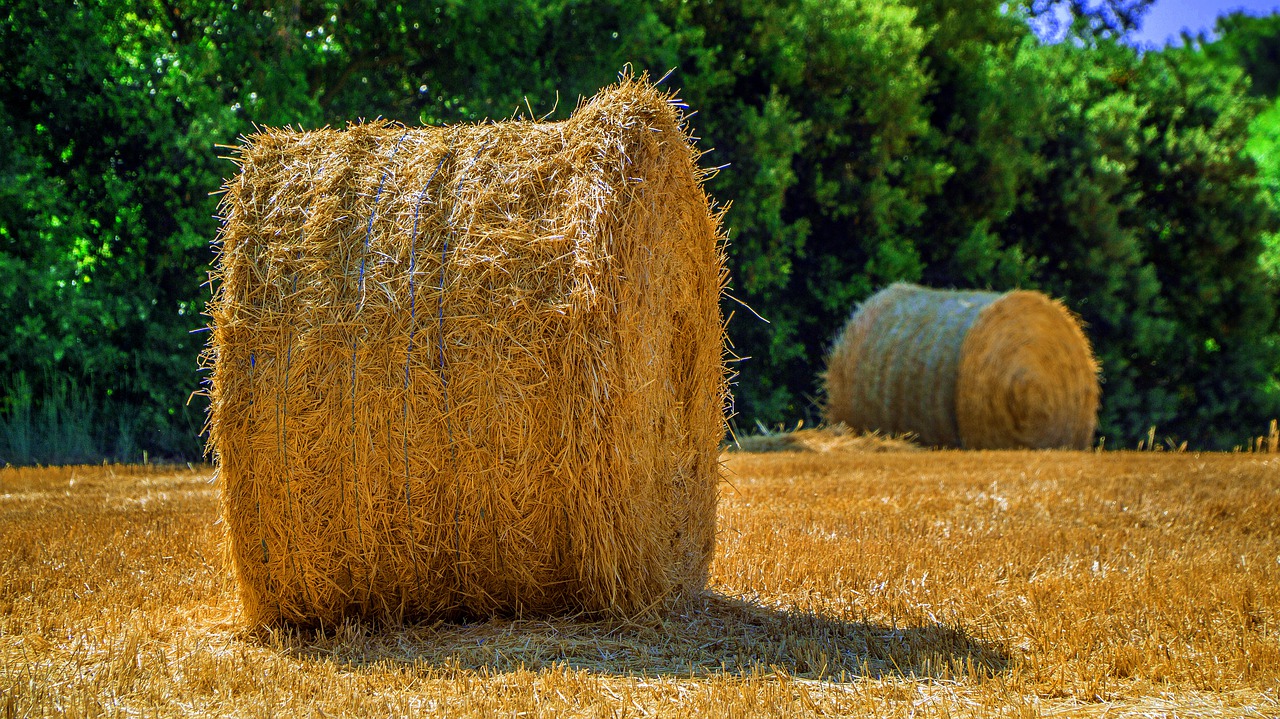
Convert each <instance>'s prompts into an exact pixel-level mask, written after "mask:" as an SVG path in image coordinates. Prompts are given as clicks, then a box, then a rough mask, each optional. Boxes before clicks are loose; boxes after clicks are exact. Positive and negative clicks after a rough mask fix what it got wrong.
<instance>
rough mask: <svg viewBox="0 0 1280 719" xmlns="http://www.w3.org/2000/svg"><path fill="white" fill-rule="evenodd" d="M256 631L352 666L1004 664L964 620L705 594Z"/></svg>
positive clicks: (811, 672) (764, 668)
mask: <svg viewBox="0 0 1280 719" xmlns="http://www.w3.org/2000/svg"><path fill="white" fill-rule="evenodd" d="M263 640H264V641H266V642H267V643H268V644H270V645H271V646H272V647H273V648H274V649H275V650H276V651H280V652H282V653H284V654H286V655H290V656H292V657H294V658H296V659H299V660H302V661H326V662H336V663H339V664H342V665H344V666H347V667H351V668H364V667H371V666H373V665H379V664H380V665H384V666H387V665H391V666H394V665H410V666H412V667H415V668H443V669H454V670H464V671H465V670H473V671H490V672H507V671H516V670H520V669H527V670H534V671H536V670H539V669H545V668H551V667H564V668H568V669H573V670H585V671H589V672H593V673H599V674H607V675H615V676H645V677H695V678H696V677H710V676H726V675H727V676H759V675H761V674H774V673H784V674H786V675H789V676H794V677H800V678H806V679H823V680H833V681H846V680H847V681H852V680H857V679H862V678H882V677H894V676H899V677H917V678H935V679H960V678H968V679H982V678H986V677H990V676H992V675H995V674H999V673H1002V672H1004V671H1005V670H1006V669H1007V667H1008V664H1009V659H1008V655H1007V653H1006V652H1005V651H1004V650H1003V649H1002V648H1000V647H999V646H997V645H996V644H995V643H992V642H988V641H985V640H983V639H979V638H976V637H974V636H972V635H971V634H969V633H968V632H966V631H965V630H964V629H963V628H960V627H952V626H944V625H941V624H934V625H927V626H918V627H891V626H885V625H879V624H875V623H869V622H864V621H843V620H839V619H834V618H831V617H827V616H823V615H820V614H813V613H806V612H795V611H785V610H779V609H774V608H770V607H766V606H763V605H761V604H758V603H756V602H752V601H746V600H743V599H736V598H732V597H727V596H723V595H720V594H715V593H705V594H703V595H701V596H699V597H697V598H694V599H689V600H685V601H683V602H681V603H680V604H679V605H677V606H676V607H675V609H674V610H673V611H672V612H671V613H670V614H668V615H667V616H666V617H664V618H661V619H655V620H653V621H650V622H644V623H620V622H616V621H615V622H610V621H590V620H582V619H573V618H540V619H491V620H486V621H483V622H479V623H444V622H437V623H435V624H430V625H406V626H403V627H389V626H376V625H372V624H367V623H361V622H348V623H346V624H344V625H342V626H341V627H338V628H337V629H335V630H331V631H279V630H277V631H273V632H271V633H269V634H268V635H267V636H264V637H263Z"/></svg>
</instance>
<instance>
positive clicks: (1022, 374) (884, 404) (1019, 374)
mask: <svg viewBox="0 0 1280 719" xmlns="http://www.w3.org/2000/svg"><path fill="white" fill-rule="evenodd" d="M826 391H827V407H826V413H827V418H828V420H829V421H832V422H844V423H846V424H848V425H849V426H850V427H853V428H854V429H859V430H878V431H881V432H888V433H891V434H899V433H907V432H910V433H914V434H916V435H917V436H918V437H919V438H920V440H921V441H922V442H924V443H926V444H931V445H937V446H945V447H965V448H969V449H1001V448H1014V447H1031V448H1050V447H1068V448H1080V449H1083V448H1087V447H1089V446H1090V444H1091V443H1092V441H1093V431H1094V427H1095V424H1096V422H1097V412H1098V370H1097V364H1096V362H1095V361H1094V358H1093V352H1092V350H1091V349H1090V347H1089V341H1088V339H1086V338H1085V335H1084V332H1083V331H1082V330H1081V329H1080V323H1079V322H1078V320H1077V319H1076V318H1075V316H1074V315H1072V314H1071V312H1070V311H1069V310H1067V309H1066V307H1064V306H1063V305H1062V304H1061V303H1058V302H1055V301H1053V300H1051V299H1049V298H1048V297H1046V296H1044V295H1043V294H1040V293H1039V292H1030V291H1017V292H1009V293H1005V294H999V293H995V292H962V291H944V290H932V289H927V288H924V287H918V286H916V285H911V284H905V283H899V284H895V285H892V286H890V287H889V288H887V289H885V290H882V291H880V292H878V293H877V294H875V295H873V296H872V297H871V298H870V299H868V300H867V301H866V302H864V303H863V304H862V306H861V307H859V308H858V310H857V311H856V312H855V313H854V314H853V316H852V317H851V318H850V319H849V322H848V323H847V324H846V325H845V327H844V330H843V331H842V332H841V333H840V335H839V337H838V338H837V339H836V343H835V345H834V347H833V349H832V351H831V354H830V356H829V357H828V360H827V371H826Z"/></svg>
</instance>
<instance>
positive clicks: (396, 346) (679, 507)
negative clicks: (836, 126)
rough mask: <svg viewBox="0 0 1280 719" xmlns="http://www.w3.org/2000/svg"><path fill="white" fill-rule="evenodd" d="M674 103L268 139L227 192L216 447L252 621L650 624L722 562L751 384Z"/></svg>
mask: <svg viewBox="0 0 1280 719" xmlns="http://www.w3.org/2000/svg"><path fill="white" fill-rule="evenodd" d="M696 160H697V152H696V151H695V150H694V148H693V147H692V143H691V140H690V138H689V136H688V134H687V131H686V129H685V128H684V126H683V125H682V120H681V116H680V111H679V110H678V109H677V107H676V105H675V103H674V102H673V100H672V99H671V97H670V96H668V95H665V94H662V93H659V92H658V91H657V90H655V89H654V88H653V87H652V86H651V85H649V84H648V82H647V81H646V80H645V79H643V78H641V79H638V80H637V79H633V78H629V77H628V78H624V79H623V81H622V82H621V83H620V84H618V85H616V86H614V87H611V88H608V89H606V90H604V91H602V92H601V93H600V94H599V95H597V96H596V97H595V98H594V99H592V100H591V101H590V102H587V103H585V104H583V105H581V106H579V108H578V109H577V111H576V112H575V113H574V114H573V116H572V117H571V118H570V119H569V120H567V121H565V122H528V121H510V122H499V123H487V124H479V125H454V126H449V127H441V128H435V127H432V128H413V129H410V128H405V127H402V126H398V125H393V124H390V123H382V122H374V123H368V124H358V125H353V126H351V127H349V128H347V129H346V130H345V131H337V130H328V129H325V130H319V131H315V132H293V131H284V130H265V131H263V132H260V133H258V134H256V135H254V136H252V137H250V138H248V139H247V141H246V142H245V143H244V145H243V147H242V148H241V149H240V152H239V156H238V163H239V165H240V168H241V172H240V174H239V175H238V176H237V177H235V178H233V179H232V180H230V181H229V182H228V184H227V187H226V190H227V194H226V197H225V199H224V201H223V205H222V211H223V215H224V221H223V225H222V228H221V231H220V238H219V241H220V252H219V258H218V261H217V264H216V267H215V272H214V281H215V286H216V287H217V290H216V294H215V296H214V298H213V300H212V301H211V303H210V314H211V316H212V318H213V321H212V329H213V331H212V339H211V340H210V345H209V351H208V357H209V361H210V364H211V366H212V377H211V381H210V388H209V393H210V397H211V402H212V404H211V409H210V414H209V440H210V449H211V453H212V455H213V458H214V460H215V463H216V465H217V476H218V482H219V484H220V488H221V497H222V517H223V520H224V524H225V527H226V533H227V539H228V542H227V547H228V551H229V557H230V560H231V564H232V566H233V567H234V570H235V574H236V577H237V580H238V583H239V588H240V596H241V598H242V601H243V605H244V609H245V613H246V615H247V617H248V619H249V620H250V621H252V622H274V621H277V620H284V621H288V622H294V623H301V624H315V623H333V622H337V621H340V620H341V619H342V618H343V617H346V616H352V615H357V616H373V617H382V618H390V619H393V620H395V619H401V618H406V617H408V618H419V619H421V618H430V617H449V616H459V615H462V616H484V615H490V614H494V613H522V612H532V613H545V612H558V611H571V612H580V611H584V612H591V613H606V614H617V615H636V614H640V613H643V612H645V611H647V610H649V609H652V608H654V607H655V606H661V604H662V602H663V600H664V599H665V598H667V597H670V596H672V595H673V594H675V593H678V592H681V591H687V590H696V589H698V588H700V587H701V586H702V585H703V583H704V582H705V578H706V573H707V566H708V563H709V561H710V558H711V554H712V550H713V548H714V541H715V502H716V492H717V483H718V481H719V470H718V459H717V457H718V446H719V443H720V440H721V438H722V436H723V434H724V412H723V408H724V404H725V400H726V397H727V386H726V379H725V371H724V363H723V357H722V352H723V326H722V322H721V315H720V310H719V298H720V293H721V289H722V287H723V284H724V281H725V278H726V270H725V268H724V257H723V251H722V242H721V240H722V235H721V232H720V226H719V221H720V213H719V212H717V211H714V210H713V208H712V205H711V203H710V202H709V200H708V198H707V196H706V194H705V193H704V191H703V189H702V186H701V182H702V179H703V178H704V177H705V173H704V172H703V171H702V170H700V169H699V168H698V166H697V163H696Z"/></svg>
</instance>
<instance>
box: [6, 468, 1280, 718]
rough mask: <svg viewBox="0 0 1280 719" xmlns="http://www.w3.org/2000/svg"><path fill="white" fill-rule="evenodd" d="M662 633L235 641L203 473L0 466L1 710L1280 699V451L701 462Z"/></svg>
mask: <svg viewBox="0 0 1280 719" xmlns="http://www.w3.org/2000/svg"><path fill="white" fill-rule="evenodd" d="M722 459H723V461H724V462H725V464H726V466H727V469H728V478H729V483H727V484H725V485H722V487H721V495H722V499H721V503H720V508H719V513H720V514H719V522H720V523H719V529H718V545H717V548H716V554H715V558H714V560H713V563H712V565H711V577H710V585H709V586H710V592H709V593H708V594H707V595H705V596H704V597H703V598H701V599H700V600H698V601H696V602H693V603H690V604H688V605H685V606H682V607H680V608H678V610H677V611H676V612H675V613H674V614H673V615H671V616H669V617H667V618H666V619H665V620H663V621H660V622H659V621H654V622H651V623H646V624H626V623H617V622H613V623H610V622H584V621H574V620H572V619H554V620H545V619H541V618H532V617H531V618H526V619H523V620H501V621H492V622H486V623H474V624H447V623H436V624H427V625H416V626H408V627H394V626H390V627H381V628H380V627H376V626H373V625H369V624H357V623H348V624H344V625H342V626H339V627H337V628H331V629H330V630H329V631H327V632H323V633H321V632H305V633H293V634H290V633H283V632H280V631H276V632H274V633H273V632H255V631H251V630H250V629H247V628H246V627H245V626H244V625H243V623H242V622H241V619H240V617H239V614H238V611H239V610H238V609H237V601H236V593H235V587H234V581H233V579H232V577H231V574H230V572H229V570H228V569H227V568H226V567H223V566H221V564H220V562H221V560H220V559H219V557H220V551H219V547H218V546H217V545H216V541H217V536H218V532H217V530H216V527H215V526H214V521H215V520H216V518H217V504H216V491H215V488H214V486H213V485H212V484H210V482H209V477H210V473H209V472H208V471H207V470H202V469H197V470H194V471H186V470H185V469H184V470H182V471H175V470H172V469H161V468H154V467H150V468H141V467H128V468H126V467H78V468H57V469H45V470H36V469H24V470H13V469H6V470H0V576H3V577H4V581H3V582H2V583H0V717H10V716H49V715H55V714H57V715H69V716H80V715H98V714H104V713H105V714H110V715H124V714H129V715H146V716H152V715H193V714H198V715H228V716H239V715H252V716H257V715H268V714H288V715H298V716H356V715H361V716H375V715H376V716H383V715H408V714H424V715H431V714H448V715H450V716H513V715H520V714H521V713H522V712H527V713H530V714H535V715H536V714H543V715H557V716H560V715H562V716H618V717H623V716H627V717H629V716H635V717H641V716H700V715H708V716H822V715H841V716H849V715H852V716H974V715H993V714H998V715H1001V716H1099V717H1100V716H1112V717H1115V716H1174V715H1177V716H1277V715H1280V457H1277V456H1275V455H1225V454H1212V455H1211V454H1202V455H1196V454H1176V453H1141V454H1140V453H1132V452H1115V453H1103V454H1093V453H1082V452H989V453H984V452H968V453H963V452H950V451H931V452H875V453H857V452H813V451H810V452H774V453H769V454H751V453H734V454H730V455H725V456H724V457H723V458H722Z"/></svg>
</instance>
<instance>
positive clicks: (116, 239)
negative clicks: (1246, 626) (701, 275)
mask: <svg viewBox="0 0 1280 719" xmlns="http://www.w3.org/2000/svg"><path fill="white" fill-rule="evenodd" d="M1147 4H1149V0H1104V1H1103V2H1100V3H1094V4H1090V3H1088V2H1082V1H1079V0H1065V1H1064V2H1054V1H1053V0H1033V1H1032V2H1029V3H1021V4H1020V3H1016V2H1015V3H1009V2H1005V0H764V1H758V0H750V1H747V0H715V1H712V0H687V1H680V0H508V1H504V2H496V1H491V0H480V1H471V2H463V1H461V0H434V1H432V2H413V1H410V2H402V3H385V2H374V1H372V0H322V1H321V2H310V3H300V2H296V1H292V2H291V1H288V0H268V1H265V2H263V1H259V0H238V1H237V2H234V3H227V2H222V1H221V0H218V1H214V0H136V1H135V2H123V1H121V0H78V1H77V2H74V3H70V2H67V3H43V2H37V1H35V0H15V1H14V2H10V3H6V6H5V8H6V9H5V10H3V11H0V47H4V48H5V53H4V57H3V58H0V316H3V317H4V318H6V319H7V321H5V322H3V323H0V461H2V462H12V463H20V462H67V461H96V460H98V459H101V458H114V459H120V460H136V459H138V458H140V457H141V455H142V453H143V452H144V451H145V452H148V453H149V454H150V456H153V457H167V458H175V459H177V458H187V459H194V458H197V457H199V456H200V453H201V439H200V432H201V428H202V426H203V421H204V405H203V399H202V397H201V396H200V395H199V394H196V395H195V396H193V392H196V390H198V389H199V387H200V382H201V379H202V378H201V377H200V375H199V374H198V373H197V366H198V362H197V358H198V356H199V354H200V352H201V351H202V349H203V347H204V342H205V336H204V335H203V334H201V332H200V330H201V328H203V327H204V325H205V323H206V318H205V317H204V316H203V315H202V312H203V309H204V303H205V302H206V300H207V299H208V297H209V289H210V288H209V287H208V282H207V278H208V275H207V272H208V267H209V263H210V261H211V259H212V258H213V250H212V249H211V244H210V243H211V240H212V239H213V238H214V237H215V235H216V232H217V220H216V218H215V215H216V212H217V202H218V198H217V196H216V194H213V193H216V192H217V191H218V189H219V188H220V186H221V183H222V181H223V178H225V177H227V176H230V175H231V174H233V173H234V171H235V167H234V165H233V164H232V163H230V162H228V161H227V160H226V159H224V158H223V157H220V155H226V154H229V151H228V150H226V149H221V150H220V149H218V148H219V146H227V145H234V144H235V143H236V141H237V138H238V137H239V136H241V135H244V134H246V133H249V132H252V131H253V129H254V127H255V126H261V125H271V126H283V125H291V126H293V127H301V128H314V127H320V126H324V125H332V126H342V125H343V124H345V123H346V122H348V121H350V120H355V119H358V118H370V119H371V118H373V117H378V116H381V117H385V118H389V119H393V120H398V121H400V122H404V123H406V124H409V125H420V124H442V123H457V122H475V121H481V120H484V119H486V118H497V119H501V118H506V117H511V116H513V115H515V114H523V115H526V116H527V115H529V114H530V113H532V114H534V115H536V116H539V117H541V116H544V115H545V116H547V117H549V118H551V119H557V118H563V117H565V116H567V115H568V114H569V113H570V112H571V111H572V109H573V107H574V105H575V104H576V101H577V99H578V98H579V97H581V96H590V95H592V94H594V93H595V91H596V90H598V89H599V88H600V87H603V86H604V85H607V84H609V83H610V82H612V81H613V80H614V79H615V78H616V76H617V73H618V72H619V70H620V69H622V68H623V67H624V66H626V65H628V64H630V65H631V66H632V67H634V68H637V69H643V70H648V71H650V73H651V75H653V76H655V77H656V76H662V75H665V74H667V73H668V71H669V70H670V74H669V76H668V77H667V79H666V80H665V82H664V84H665V85H666V86H668V87H671V88H676V89H679V90H680V92H681V96H682V98H683V99H684V100H685V101H686V102H687V103H688V104H689V105H690V107H692V108H695V109H696V110H697V114H696V115H695V116H693V117H692V118H691V119H690V124H691V126H692V128H693V130H694V133H695V134H696V135H697V136H698V137H699V138H700V139H699V145H700V147H701V148H702V149H704V150H706V151H707V155H706V156H705V157H704V160H703V161H704V163H705V164H707V165H712V166H727V167H725V169H724V170H723V171H721V172H719V173H718V174H716V175H715V176H714V178H712V179H711V180H710V181H709V184H708V189H709V191H710V192H711V194H712V195H713V196H714V197H715V198H716V199H717V200H718V201H720V202H722V203H730V202H731V203H732V207H731V209H730V211H729V213H728V215H727V218H726V222H727V225H728V227H729V230H730V240H731V241H730V244H729V248H728V249H729V255H730V263H731V271H732V287H731V289H730V292H731V294H732V295H733V296H734V297H736V298H737V299H739V300H741V301H742V302H744V303H746V304H748V305H750V306H751V308H753V309H754V310H755V312H756V313H759V315H761V316H763V317H764V318H767V320H768V323H765V322H762V321H760V320H757V319H756V318H755V317H754V316H752V314H751V313H748V312H746V311H744V310H742V308H741V305H739V304H737V303H736V302H733V301H730V300H726V305H725V311H726V314H728V313H729V312H734V317H733V320H732V321H731V323H730V326H729V333H730V338H731V340H732V342H733V346H734V348H735V351H736V352H737V354H738V355H740V356H742V357H743V358H744V359H743V360H742V361H740V362H735V363H734V364H733V368H734V369H735V371H736V372H737V376H736V379H735V385H734V397H735V400H734V402H735V404H734V411H735V416H734V422H735V423H737V424H738V425H739V426H740V427H745V428H750V427H753V426H755V425H756V424H757V423H759V424H763V425H765V426H774V425H776V424H793V423H795V422H797V421H799V420H802V419H803V420H806V421H808V422H812V421H815V420H816V419H817V418H818V415H819V414H820V409H819V404H820V397H819V395H820V384H819V381H818V379H817V375H818V372H819V371H820V369H821V367H822V361H823V356H824V354H825V352H826V351H827V349H828V347H829V343H830V341H831V339H832V336H833V335H834V333H835V332H836V330H837V329H839V327H840V325H841V324H842V322H843V320H844V319H845V318H846V317H847V316H848V314H849V312H850V311H851V310H852V309H853V307H854V306H855V305H856V303H857V302H859V301H861V300H862V299H864V298H866V297H868V296H869V295H870V294H871V293H873V292H874V291H876V290H877V289H879V288H880V287H882V286H884V285H886V284H888V283H890V282H893V281H896V280H908V281H914V282H921V283H925V284H928V285H932V286H939V287H965V288H990V289H994V290H1007V289H1012V288H1015V287H1022V288H1030V289H1040V290H1043V291H1045V292H1046V293H1048V294H1051V295H1053V296H1055V297H1061V298H1063V299H1065V300H1066V302H1067V304H1068V305H1069V306H1070V307H1071V308H1072V309H1073V310H1074V311H1075V312H1077V313H1078V314H1079V315H1080V316H1081V317H1082V319H1083V320H1084V321H1085V322H1086V323H1087V333H1088V334H1089V336H1090V339H1091V340H1092V342H1093V344H1094V347H1095V350H1096V352H1097V354H1098V356H1099V359H1100V361H1101V365H1102V372H1103V382H1104V384H1103V407H1102V412H1101V417H1100V432H1101V433H1102V434H1103V435H1105V436H1107V438H1108V444H1107V446H1131V445H1132V443H1134V442H1136V441H1137V439H1138V438H1140V437H1145V436H1146V434H1147V432H1148V428H1149V427H1151V426H1155V427H1157V428H1158V432H1159V434H1160V436H1161V437H1165V436H1168V437H1171V438H1173V439H1174V440H1175V441H1181V440H1187V441H1188V442H1189V443H1190V445H1191V446H1193V447H1202V448H1218V449H1223V448H1230V447H1231V446H1232V445H1236V444H1240V443H1242V442H1243V440H1244V439H1245V437H1246V436H1247V435H1249V434H1250V433H1256V432H1258V431H1259V430H1260V429H1261V427H1262V426H1263V425H1264V424H1265V421H1266V420H1267V419H1269V418H1270V417H1273V416H1276V415H1277V414H1280V318H1278V317H1277V311H1276V307H1277V304H1278V300H1280V242H1278V240H1277V237H1280V235H1278V231H1280V151H1277V142H1280V105H1277V101H1276V96H1277V91H1278V88H1277V85H1278V84H1280V58H1277V57H1276V54H1275V50H1274V48H1275V47H1277V46H1278V44H1280V20H1278V19H1277V16H1272V17H1262V18H1253V17H1247V16H1243V15H1232V16H1228V17H1225V18H1223V19H1222V20H1220V21H1219V25H1218V33H1217V36H1216V37H1215V38H1212V39H1210V38H1185V40H1186V42H1184V44H1183V45H1182V46H1179V47H1171V48H1166V49H1159V50H1156V49H1146V50H1140V49H1135V48H1133V47H1131V46H1130V45H1129V44H1127V43H1126V41H1125V36H1126V33H1127V32H1128V31H1129V30H1131V29H1132V28H1133V27H1134V26H1135V25H1136V24H1137V23H1138V22H1140V18H1141V12H1142V9H1143V8H1144V7H1145V6H1146V5H1147ZM1047 24H1056V27H1055V33H1054V34H1055V35H1056V36H1055V37H1054V38H1053V39H1052V41H1050V40H1046V39H1044V37H1043V36H1045V35H1046V34H1047V33H1046V32H1045V30H1044V28H1045V27H1046V26H1047ZM1037 29H1039V30H1040V32H1039V33H1038V32H1037ZM673 68H674V69H673Z"/></svg>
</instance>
